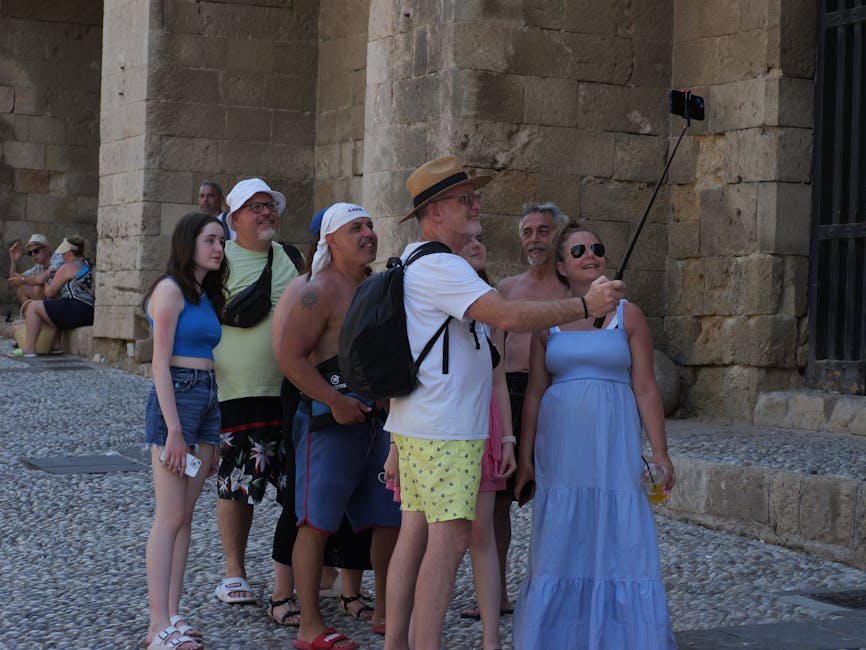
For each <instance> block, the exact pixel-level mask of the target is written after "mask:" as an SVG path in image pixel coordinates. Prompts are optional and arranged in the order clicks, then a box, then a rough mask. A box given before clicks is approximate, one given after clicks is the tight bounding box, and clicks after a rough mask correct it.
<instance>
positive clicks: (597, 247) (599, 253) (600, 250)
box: [569, 244, 604, 259]
mask: <svg viewBox="0 0 866 650" xmlns="http://www.w3.org/2000/svg"><path fill="white" fill-rule="evenodd" d="M587 248H589V250H591V251H592V254H593V255H595V256H596V257H604V244H590V245H589V246H587V245H586V244H575V245H574V246H572V247H571V250H570V251H569V252H570V253H571V256H572V257H573V258H574V259H578V258H579V257H582V256H583V254H584V253H585V252H586V249H587Z"/></svg>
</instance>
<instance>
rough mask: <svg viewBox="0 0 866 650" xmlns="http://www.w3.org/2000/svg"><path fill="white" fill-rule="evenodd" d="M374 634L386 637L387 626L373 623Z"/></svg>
mask: <svg viewBox="0 0 866 650" xmlns="http://www.w3.org/2000/svg"><path fill="white" fill-rule="evenodd" d="M373 634H381V635H382V636H385V624H384V623H382V625H376V624H375V623H373Z"/></svg>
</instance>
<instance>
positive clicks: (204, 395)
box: [144, 366, 220, 447]
mask: <svg viewBox="0 0 866 650" xmlns="http://www.w3.org/2000/svg"><path fill="white" fill-rule="evenodd" d="M170 370H171V381H172V383H173V384H174V402H175V404H176V405H177V414H178V417H179V418H180V427H181V430H182V431H183V440H184V442H186V444H187V445H189V446H190V447H193V446H195V445H197V444H199V443H202V444H209V445H217V444H219V441H220V406H219V401H217V384H216V379H215V378H214V373H213V370H196V369H195V368H178V367H175V366H172V367H171V369H170ZM144 423H145V444H146V445H148V446H151V445H156V446H158V447H164V446H165V440H166V438H167V437H168V428H167V427H166V425H165V418H164V417H163V416H162V409H160V408H159V400H158V399H157V397H156V386H151V387H150V394H149V395H148V396H147V406H145V410H144Z"/></svg>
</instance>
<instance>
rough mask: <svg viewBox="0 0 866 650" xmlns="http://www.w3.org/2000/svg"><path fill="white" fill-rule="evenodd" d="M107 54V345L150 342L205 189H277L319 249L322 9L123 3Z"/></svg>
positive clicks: (103, 235) (302, 238)
mask: <svg viewBox="0 0 866 650" xmlns="http://www.w3.org/2000/svg"><path fill="white" fill-rule="evenodd" d="M105 15H106V24H108V23H109V21H110V22H111V24H112V27H113V29H112V30H111V32H110V33H108V30H106V32H107V33H106V40H105V46H104V50H103V60H104V65H103V103H104V105H105V108H104V110H103V132H102V140H103V141H102V155H101V162H102V169H101V176H102V184H101V189H100V247H101V248H104V250H105V257H106V258H107V261H106V263H105V264H104V265H103V268H102V273H103V282H104V283H105V284H108V285H109V286H110V287H111V291H112V295H111V296H110V297H108V299H106V300H100V301H99V302H98V303H97V316H96V319H97V322H96V335H97V336H99V337H106V338H112V339H126V340H135V339H141V338H143V337H144V336H145V334H146V330H145V328H144V321H143V320H142V318H141V311H140V308H139V306H138V305H139V304H140V302H141V296H142V294H143V292H144V291H145V290H146V288H147V286H148V285H149V284H150V282H151V281H152V280H153V278H154V277H156V275H157V274H158V273H159V272H160V271H161V269H162V267H163V264H164V259H165V255H166V253H167V251H168V247H169V239H170V236H171V232H172V230H173V229H174V225H175V224H176V223H177V220H178V219H179V218H180V217H181V216H182V215H183V214H185V213H186V212H188V211H190V210H191V209H194V208H195V207H196V199H197V194H198V188H199V185H200V183H201V181H202V180H204V179H206V178H207V179H211V180H215V181H217V182H219V183H220V184H221V185H222V186H223V188H224V190H225V191H226V193H228V191H229V190H230V189H231V187H232V186H233V185H234V184H235V183H236V182H237V181H238V180H240V179H242V178H249V177H252V176H258V177H261V178H264V179H265V180H266V181H267V182H268V183H269V184H270V185H271V186H272V187H273V188H274V189H277V190H279V191H281V192H283V193H284V194H286V196H287V197H288V198H289V202H288V208H287V210H286V213H285V214H284V215H283V219H282V223H281V226H280V235H281V237H282V238H283V239H286V240H288V241H293V242H295V243H304V242H306V240H307V236H306V224H307V223H309V214H310V211H311V209H312V192H313V180H312V179H313V177H314V165H313V163H314V143H315V101H316V100H315V88H316V60H317V59H316V54H317V51H316V42H317V23H318V3H317V2H315V1H314V0H293V1H291V2H289V1H288V0H265V1H262V2H256V3H249V2H244V1H243V0H238V1H237V2H195V1H193V0H167V1H166V2H161V1H160V2H158V1H156V0H109V2H106V9H105Z"/></svg>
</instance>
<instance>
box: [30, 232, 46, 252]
mask: <svg viewBox="0 0 866 650" xmlns="http://www.w3.org/2000/svg"><path fill="white" fill-rule="evenodd" d="M31 246H48V237H46V236H45V235H43V234H41V233H38V232H34V233H33V234H32V235H30V239H28V240H27V245H26V246H25V248H27V250H30V247H31Z"/></svg>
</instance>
